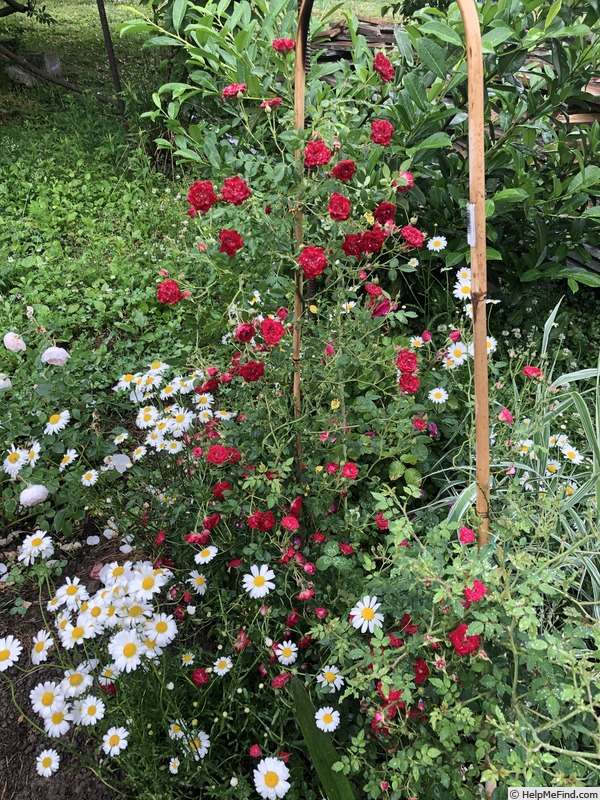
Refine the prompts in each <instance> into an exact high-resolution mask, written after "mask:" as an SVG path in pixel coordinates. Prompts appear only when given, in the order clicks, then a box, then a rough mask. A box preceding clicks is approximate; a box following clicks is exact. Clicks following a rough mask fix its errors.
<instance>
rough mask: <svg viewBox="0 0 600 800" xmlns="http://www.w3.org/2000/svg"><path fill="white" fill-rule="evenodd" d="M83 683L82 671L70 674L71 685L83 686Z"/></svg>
mask: <svg viewBox="0 0 600 800" xmlns="http://www.w3.org/2000/svg"><path fill="white" fill-rule="evenodd" d="M82 683H83V675H82V674H81V672H76V673H75V674H74V675H69V684H70V685H71V686H81V684H82Z"/></svg>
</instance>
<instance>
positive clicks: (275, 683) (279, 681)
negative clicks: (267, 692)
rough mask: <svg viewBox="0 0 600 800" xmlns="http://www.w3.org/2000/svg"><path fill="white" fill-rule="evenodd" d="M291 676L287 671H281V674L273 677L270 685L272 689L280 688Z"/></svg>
mask: <svg viewBox="0 0 600 800" xmlns="http://www.w3.org/2000/svg"><path fill="white" fill-rule="evenodd" d="M291 677H292V676H291V674H290V673H289V672H283V673H282V674H281V675H278V676H277V677H276V678H273V680H272V681H271V686H272V687H273V689H282V688H283V687H284V686H285V685H286V683H287V682H288V681H289V679H290V678H291Z"/></svg>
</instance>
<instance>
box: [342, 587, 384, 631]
mask: <svg viewBox="0 0 600 800" xmlns="http://www.w3.org/2000/svg"><path fill="white" fill-rule="evenodd" d="M380 605H381V603H378V602H377V598H376V597H375V596H373V597H369V595H365V597H363V599H362V600H360V601H359V602H358V603H357V604H356V605H355V606H354V608H353V609H352V611H351V612H350V616H351V617H352V624H353V625H354V627H355V628H360V632H361V633H366V632H367V631H369V633H373V631H374V630H375V627H376V626H377V627H378V628H381V627H383V614H377V609H378V608H379V607H380Z"/></svg>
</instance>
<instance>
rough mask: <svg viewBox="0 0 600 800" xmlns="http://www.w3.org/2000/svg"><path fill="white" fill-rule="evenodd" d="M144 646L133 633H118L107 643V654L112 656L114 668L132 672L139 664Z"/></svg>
mask: <svg viewBox="0 0 600 800" xmlns="http://www.w3.org/2000/svg"><path fill="white" fill-rule="evenodd" d="M144 650H145V648H144V645H143V643H142V641H141V640H140V638H139V637H138V635H137V633H135V632H134V631H129V630H124V631H119V633H117V634H115V636H113V638H112V639H111V640H110V642H109V643H108V652H109V653H110V655H111V656H112V658H113V660H114V663H115V666H116V668H117V669H118V670H119V671H121V672H123V671H125V672H132V671H133V670H135V669H137V668H138V667H139V665H140V663H141V657H142V655H143V654H144Z"/></svg>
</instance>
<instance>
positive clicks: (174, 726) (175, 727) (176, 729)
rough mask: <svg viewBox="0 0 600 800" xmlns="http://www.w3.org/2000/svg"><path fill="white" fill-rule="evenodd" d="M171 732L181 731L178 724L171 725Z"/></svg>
mask: <svg viewBox="0 0 600 800" xmlns="http://www.w3.org/2000/svg"><path fill="white" fill-rule="evenodd" d="M171 732H172V733H181V727H180V726H179V725H171Z"/></svg>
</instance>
